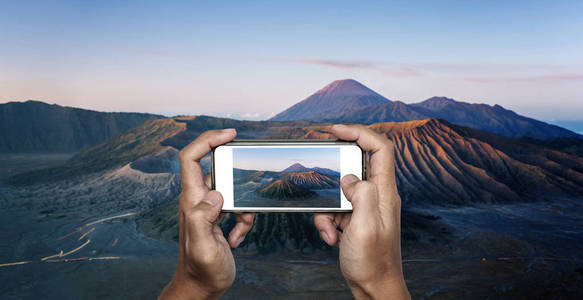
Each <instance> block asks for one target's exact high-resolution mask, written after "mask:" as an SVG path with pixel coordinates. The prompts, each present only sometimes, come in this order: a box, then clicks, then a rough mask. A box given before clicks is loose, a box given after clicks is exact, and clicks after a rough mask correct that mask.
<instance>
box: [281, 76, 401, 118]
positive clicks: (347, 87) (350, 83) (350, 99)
mask: <svg viewBox="0 0 583 300" xmlns="http://www.w3.org/2000/svg"><path fill="white" fill-rule="evenodd" d="M390 102H391V101H390V100H389V99H387V98H385V97H383V96H381V95H379V94H378V93H377V92H375V91H373V90H371V89H369V88H368V87H366V86H364V85H363V84H362V83H360V82H358V81H356V80H354V79H343V80H336V81H333V82H331V83H330V84H328V85H326V86H325V87H324V88H322V89H320V90H318V91H317V92H316V93H314V94H312V95H311V96H310V97H308V98H306V99H304V100H302V101H300V102H298V103H296V104H295V105H293V106H291V107H290V108H288V109H286V110H284V111H282V112H281V113H279V114H277V115H276V116H274V117H273V118H271V119H270V120H272V121H297V120H310V121H322V120H326V119H330V118H334V117H337V116H338V115H340V114H341V113H342V112H344V111H346V110H348V109H354V108H358V107H365V106H373V105H379V104H384V103H390Z"/></svg>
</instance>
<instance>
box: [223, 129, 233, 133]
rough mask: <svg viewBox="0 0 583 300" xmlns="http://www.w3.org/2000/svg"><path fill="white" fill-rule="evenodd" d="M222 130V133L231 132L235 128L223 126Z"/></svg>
mask: <svg viewBox="0 0 583 300" xmlns="http://www.w3.org/2000/svg"><path fill="white" fill-rule="evenodd" d="M223 132H224V133H233V132H235V128H225V129H223Z"/></svg>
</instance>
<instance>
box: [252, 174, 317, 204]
mask: <svg viewBox="0 0 583 300" xmlns="http://www.w3.org/2000/svg"><path fill="white" fill-rule="evenodd" d="M259 194H260V195H261V196H263V197H266V198H271V199H280V200H283V199H298V198H312V197H314V196H316V195H317V194H316V193H315V192H312V191H310V190H308V189H306V188H303V187H301V186H299V185H297V184H295V183H293V182H291V181H289V180H283V179H279V180H276V181H275V182H274V183H272V184H270V185H268V186H267V187H266V188H264V189H262V190H260V191H259Z"/></svg>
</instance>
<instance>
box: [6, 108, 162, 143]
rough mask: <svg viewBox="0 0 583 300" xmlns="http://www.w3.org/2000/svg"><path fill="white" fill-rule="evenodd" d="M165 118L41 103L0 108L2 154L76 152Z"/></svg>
mask: <svg viewBox="0 0 583 300" xmlns="http://www.w3.org/2000/svg"><path fill="white" fill-rule="evenodd" d="M160 118H164V117H163V116H160V115H153V114H143V113H122V112H99V111H93V110H87V109H81V108H74V107H68V106H60V105H57V104H48V103H45V102H41V101H35V100H29V101H26V102H8V103H4V104H0V129H1V130H0V132H1V133H0V152H4V153H15V152H19V153H25V152H76V151H79V150H81V149H84V148H87V147H90V146H94V145H96V144H98V143H100V142H102V141H105V140H107V139H108V138H111V137H114V136H116V135H118V134H120V133H122V132H125V131H127V130H129V129H132V128H135V127H137V126H139V125H141V124H143V123H144V122H146V121H148V120H154V119H160Z"/></svg>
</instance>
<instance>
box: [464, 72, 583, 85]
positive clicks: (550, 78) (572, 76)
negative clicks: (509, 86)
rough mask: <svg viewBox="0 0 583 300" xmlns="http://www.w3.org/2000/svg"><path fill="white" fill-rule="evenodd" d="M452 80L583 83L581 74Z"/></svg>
mask: <svg viewBox="0 0 583 300" xmlns="http://www.w3.org/2000/svg"><path fill="white" fill-rule="evenodd" d="M453 79H457V80H463V81H470V82H477V83H498V82H521V81H523V82H539V81H540V82H549V81H583V74H572V73H556V74H545V75H516V76H499V77H495V76H466V77H453Z"/></svg>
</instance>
